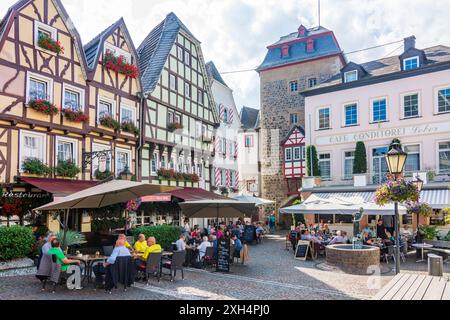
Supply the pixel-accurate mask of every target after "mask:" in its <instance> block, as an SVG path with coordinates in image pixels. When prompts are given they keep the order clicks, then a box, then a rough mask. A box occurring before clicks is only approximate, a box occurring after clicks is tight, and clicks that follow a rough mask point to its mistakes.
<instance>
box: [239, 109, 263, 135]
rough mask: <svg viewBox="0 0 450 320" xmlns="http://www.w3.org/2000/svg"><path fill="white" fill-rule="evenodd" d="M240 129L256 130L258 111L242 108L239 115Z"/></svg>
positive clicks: (258, 117)
mask: <svg viewBox="0 0 450 320" xmlns="http://www.w3.org/2000/svg"><path fill="white" fill-rule="evenodd" d="M240 118H241V123H242V128H243V129H244V130H251V129H258V128H259V122H260V120H259V119H260V111H259V110H258V109H253V108H249V107H243V108H242V110H241V114H240Z"/></svg>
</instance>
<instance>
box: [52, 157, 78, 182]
mask: <svg viewBox="0 0 450 320" xmlns="http://www.w3.org/2000/svg"><path fill="white" fill-rule="evenodd" d="M80 172H81V170H80V168H78V167H77V165H76V164H75V163H73V162H72V161H59V162H58V165H57V166H56V168H55V174H56V175H57V176H58V177H63V178H71V179H73V178H75V177H76V176H77V175H78V174H79V173H80Z"/></svg>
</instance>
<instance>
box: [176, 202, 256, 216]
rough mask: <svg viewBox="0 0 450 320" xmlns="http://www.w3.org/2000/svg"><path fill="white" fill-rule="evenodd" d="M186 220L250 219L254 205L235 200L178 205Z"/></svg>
mask: <svg viewBox="0 0 450 320" xmlns="http://www.w3.org/2000/svg"><path fill="white" fill-rule="evenodd" d="M178 205H179V206H180V207H181V210H183V214H184V215H185V216H186V217H188V218H240V217H251V216H252V214H253V212H254V210H255V204H254V203H251V202H241V201H236V200H219V199H217V200H202V201H188V202H183V203H179V204H178Z"/></svg>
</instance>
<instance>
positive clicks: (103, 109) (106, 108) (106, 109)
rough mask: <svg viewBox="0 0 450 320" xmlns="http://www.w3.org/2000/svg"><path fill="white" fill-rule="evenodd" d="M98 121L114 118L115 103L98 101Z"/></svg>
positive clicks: (103, 99)
mask: <svg viewBox="0 0 450 320" xmlns="http://www.w3.org/2000/svg"><path fill="white" fill-rule="evenodd" d="M97 112H98V119H102V118H104V117H113V118H114V103H113V101H111V100H109V99H105V98H99V99H98V108H97Z"/></svg>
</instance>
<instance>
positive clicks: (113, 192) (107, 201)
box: [34, 180, 176, 243]
mask: <svg viewBox="0 0 450 320" xmlns="http://www.w3.org/2000/svg"><path fill="white" fill-rule="evenodd" d="M174 189H176V188H174V187H168V186H160V185H152V184H148V183H142V182H132V181H128V180H113V181H110V182H106V183H103V184H99V185H96V186H94V187H92V188H89V189H85V190H82V191H80V192H77V193H74V194H71V195H70V196H67V197H63V198H60V199H58V200H56V201H53V202H51V203H49V204H46V205H44V206H41V207H39V208H36V209H34V211H51V210H65V211H64V238H63V243H64V242H65V235H66V232H67V223H68V220H69V210H70V209H96V208H103V207H107V206H110V205H114V204H117V203H123V202H127V201H129V200H134V199H137V198H140V197H144V196H148V195H152V194H155V193H163V192H169V191H172V190H174Z"/></svg>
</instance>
